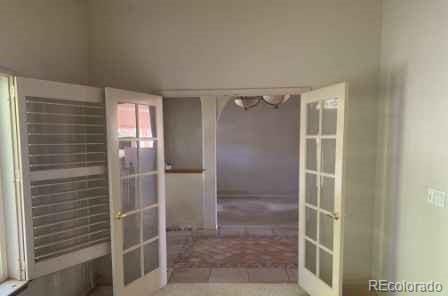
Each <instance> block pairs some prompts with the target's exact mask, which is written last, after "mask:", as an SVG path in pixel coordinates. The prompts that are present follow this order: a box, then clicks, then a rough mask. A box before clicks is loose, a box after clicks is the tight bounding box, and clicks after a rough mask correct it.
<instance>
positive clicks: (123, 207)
mask: <svg viewBox="0 0 448 296" xmlns="http://www.w3.org/2000/svg"><path fill="white" fill-rule="evenodd" d="M106 114H107V132H108V133H107V136H108V165H109V184H110V186H109V188H110V196H111V203H110V206H111V237H112V240H111V241H112V243H111V244H112V264H113V286H114V295H115V296H124V295H132V296H143V295H145V296H147V295H150V294H151V293H152V292H154V291H155V290H158V289H159V288H161V287H162V286H164V285H165V284H166V281H167V277H166V234H165V165H164V162H165V161H164V149H163V118H162V116H163V114H162V97H160V96H155V95H148V94H143V93H136V92H129V91H124V90H118V89H112V88H106Z"/></svg>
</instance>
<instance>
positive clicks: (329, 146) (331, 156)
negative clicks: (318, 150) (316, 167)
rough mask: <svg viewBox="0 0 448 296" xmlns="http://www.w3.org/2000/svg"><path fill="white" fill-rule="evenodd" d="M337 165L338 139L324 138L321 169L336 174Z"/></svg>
mask: <svg viewBox="0 0 448 296" xmlns="http://www.w3.org/2000/svg"><path fill="white" fill-rule="evenodd" d="M335 167H336V139H322V164H321V170H322V172H324V173H327V174H334V172H335Z"/></svg>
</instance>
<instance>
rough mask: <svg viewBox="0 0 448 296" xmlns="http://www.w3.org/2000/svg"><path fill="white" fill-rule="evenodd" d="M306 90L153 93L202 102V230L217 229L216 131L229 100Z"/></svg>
mask: <svg viewBox="0 0 448 296" xmlns="http://www.w3.org/2000/svg"><path fill="white" fill-rule="evenodd" d="M310 90H311V87H309V86H297V87H268V88H221V89H178V90H169V89H167V90H156V91H153V93H156V94H158V95H160V96H162V97H167V98H191V97H195V98H197V97H199V98H200V99H201V106H202V107H201V111H202V135H203V137H202V151H203V157H202V160H203V163H202V166H203V169H204V173H203V174H204V178H203V180H204V186H203V202H202V216H203V221H204V225H203V226H204V228H206V229H217V228H218V216H217V213H218V192H217V175H216V172H217V160H216V128H217V120H218V118H219V115H220V113H221V111H222V110H223V108H224V106H225V105H226V103H227V102H228V101H229V100H230V97H235V96H263V95H264V96H266V95H284V94H294V95H300V94H302V93H304V92H306V91H310Z"/></svg>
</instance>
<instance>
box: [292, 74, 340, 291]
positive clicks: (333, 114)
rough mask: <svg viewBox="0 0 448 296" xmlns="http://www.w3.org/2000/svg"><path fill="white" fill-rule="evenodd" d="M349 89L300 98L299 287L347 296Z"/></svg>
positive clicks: (316, 92)
mask: <svg viewBox="0 0 448 296" xmlns="http://www.w3.org/2000/svg"><path fill="white" fill-rule="evenodd" d="M346 93H347V91H346V84H345V83H340V84H336V85H332V86H328V87H325V88H321V89H317V90H313V91H310V92H307V93H304V94H302V96H301V124H300V141H301V143H300V160H301V161H300V172H299V176H300V181H299V182H300V186H299V188H300V196H299V205H300V206H299V208H300V213H299V217H300V221H299V270H298V273H299V285H300V286H301V287H302V288H304V289H305V290H306V291H307V292H308V293H309V294H310V295H311V296H322V295H325V296H340V295H342V246H343V237H342V236H343V235H342V234H343V232H342V227H343V221H342V220H343V208H342V199H343V196H342V177H343V176H342V173H343V168H342V167H343V161H342V159H343V155H342V153H343V134H344V104H345V100H346Z"/></svg>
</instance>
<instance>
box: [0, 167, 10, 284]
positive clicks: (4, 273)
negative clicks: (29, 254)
mask: <svg viewBox="0 0 448 296" xmlns="http://www.w3.org/2000/svg"><path fill="white" fill-rule="evenodd" d="M0 174H1V172H0ZM5 222H6V221H5V211H4V199H3V186H2V178H0V283H1V282H3V281H4V280H6V279H7V278H8V260H7V254H6V228H5Z"/></svg>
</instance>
